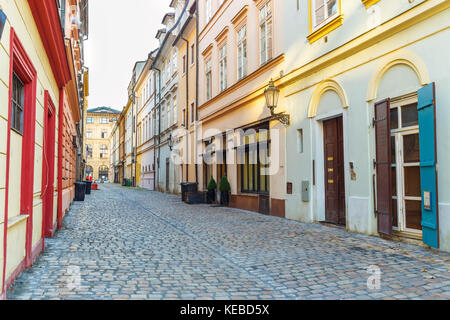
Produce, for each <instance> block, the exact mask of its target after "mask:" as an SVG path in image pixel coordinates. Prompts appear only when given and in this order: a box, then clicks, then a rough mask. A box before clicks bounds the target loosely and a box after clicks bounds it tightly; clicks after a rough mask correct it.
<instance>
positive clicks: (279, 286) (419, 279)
mask: <svg viewBox="0 0 450 320" xmlns="http://www.w3.org/2000/svg"><path fill="white" fill-rule="evenodd" d="M101 189H102V190H100V191H94V192H93V194H92V195H91V196H87V198H86V201H85V202H83V203H74V204H73V205H72V208H71V210H70V211H69V213H68V215H67V216H66V217H65V219H64V226H63V228H62V229H61V230H59V231H58V232H57V233H56V235H55V237H54V238H53V239H46V249H45V251H44V252H43V253H42V254H41V256H40V257H39V258H38V260H37V261H36V263H35V265H34V266H33V268H31V269H29V270H26V271H24V272H23V273H22V274H21V275H20V276H19V278H18V279H17V280H16V282H15V283H14V285H13V287H12V288H11V290H9V291H8V299H117V300H129V299H152V300H157V299H168V300H175V299H208V300H210V299H226V300H228V299H390V298H391V299H415V298H419V299H449V292H450V269H449V266H450V265H449V261H450V255H449V254H446V253H442V252H437V251H435V250H430V249H426V248H422V247H418V246H414V245H411V244H404V243H399V242H391V241H387V240H383V239H381V238H378V237H370V236H365V235H360V234H354V233H349V232H346V231H345V230H341V229H336V228H329V227H326V226H322V225H318V224H303V223H298V222H294V221H290V220H286V219H281V218H276V217H268V216H262V215H259V214H254V213H249V212H245V211H241V210H234V209H230V208H212V207H210V206H207V205H199V206H189V205H186V204H183V203H182V202H181V201H180V197H179V196H173V195H166V194H161V193H157V192H149V191H145V190H139V189H134V188H124V187H119V186H116V185H101ZM371 265H376V266H378V267H379V268H380V269H381V272H382V274H381V289H380V290H370V289H368V288H367V279H368V277H369V276H370V274H368V273H367V268H368V267H369V266H371ZM71 268H72V269H73V268H79V270H80V277H79V278H78V279H79V280H80V283H78V284H77V282H76V280H77V277H76V274H75V276H74V273H73V270H72V269H71ZM71 271H72V272H71Z"/></svg>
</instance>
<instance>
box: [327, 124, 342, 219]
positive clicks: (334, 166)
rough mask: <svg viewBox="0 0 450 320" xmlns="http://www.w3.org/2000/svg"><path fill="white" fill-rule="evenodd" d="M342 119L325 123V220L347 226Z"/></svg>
mask: <svg viewBox="0 0 450 320" xmlns="http://www.w3.org/2000/svg"><path fill="white" fill-rule="evenodd" d="M342 129H343V127H342V117H339V118H335V119H331V120H327V121H324V122H323V130H324V149H325V150H324V152H325V220H326V221H327V222H331V223H336V224H345V222H346V221H345V220H346V219H345V184H344V161H343V158H344V151H343V150H344V149H343V130H342Z"/></svg>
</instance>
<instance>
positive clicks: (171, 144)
mask: <svg viewBox="0 0 450 320" xmlns="http://www.w3.org/2000/svg"><path fill="white" fill-rule="evenodd" d="M168 141H169V149H170V151H172V150H173V146H174V145H175V141H174V140H173V137H172V134H170V136H169V139H168Z"/></svg>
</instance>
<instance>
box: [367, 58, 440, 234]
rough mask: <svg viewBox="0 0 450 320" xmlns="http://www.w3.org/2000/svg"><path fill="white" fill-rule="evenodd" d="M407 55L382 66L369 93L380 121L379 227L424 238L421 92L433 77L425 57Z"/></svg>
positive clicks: (375, 141)
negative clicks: (426, 65)
mask: <svg viewBox="0 0 450 320" xmlns="http://www.w3.org/2000/svg"><path fill="white" fill-rule="evenodd" d="M401 54H402V56H400V55H399V54H397V55H392V56H389V57H387V58H386V59H385V60H383V61H381V62H380V64H379V67H378V69H377V70H376V71H375V73H374V75H373V77H372V81H371V83H370V85H369V89H368V101H369V102H372V103H373V109H374V119H375V120H374V124H375V126H374V127H375V130H374V134H375V136H374V137H373V139H372V141H373V144H374V153H375V155H374V158H376V172H375V176H374V177H375V178H374V181H375V182H376V192H375V193H374V194H375V195H374V197H375V200H376V201H375V203H376V212H377V226H378V232H379V233H382V234H386V235H392V234H396V235H398V236H404V237H410V238H416V239H422V237H423V230H424V226H423V225H422V211H423V210H422V209H423V203H422V190H421V183H422V180H423V179H422V172H421V166H422V165H423V164H424V163H425V162H424V161H422V160H423V159H422V158H423V157H424V155H423V154H421V152H420V149H421V147H422V146H421V143H420V139H421V138H420V135H421V131H422V130H424V128H420V125H419V108H418V105H419V102H420V101H419V97H418V90H420V89H421V88H422V87H423V86H424V85H425V84H427V83H428V82H429V76H428V72H427V70H426V67H425V66H424V64H423V62H421V60H420V58H419V57H417V56H416V55H415V54H413V53H411V52H409V51H403V52H402V53H401ZM399 84H401V85H399ZM432 120H433V121H434V119H432ZM432 127H433V125H431V126H430V128H427V127H426V128H425V129H430V130H432ZM386 132H387V133H389V134H388V135H386V134H385V133H386ZM429 144H430V145H434V141H432V139H431V141H429ZM433 209H434V208H433ZM434 214H436V215H437V212H434ZM433 233H437V232H434V231H433ZM435 237H437V236H435Z"/></svg>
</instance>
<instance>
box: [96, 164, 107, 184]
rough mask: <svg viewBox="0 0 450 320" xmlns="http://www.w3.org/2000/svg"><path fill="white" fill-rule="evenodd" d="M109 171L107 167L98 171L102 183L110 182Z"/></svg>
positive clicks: (102, 167)
mask: <svg viewBox="0 0 450 320" xmlns="http://www.w3.org/2000/svg"><path fill="white" fill-rule="evenodd" d="M108 175H109V169H108V167H107V166H101V167H100V168H99V169H98V179H99V180H102V181H106V180H108Z"/></svg>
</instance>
